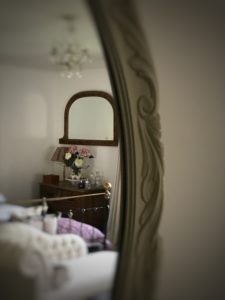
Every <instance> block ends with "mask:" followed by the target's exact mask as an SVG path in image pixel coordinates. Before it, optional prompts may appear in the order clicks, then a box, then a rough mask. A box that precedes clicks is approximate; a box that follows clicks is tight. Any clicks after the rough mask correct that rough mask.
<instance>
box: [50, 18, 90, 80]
mask: <svg viewBox="0 0 225 300" xmlns="http://www.w3.org/2000/svg"><path fill="white" fill-rule="evenodd" d="M62 19H63V21H64V23H65V25H66V30H65V33H64V34H63V36H62V38H61V39H60V40H57V41H56V42H55V43H54V44H53V45H52V47H51V50H50V58H51V61H52V63H53V64H55V65H57V66H59V67H60V69H61V75H62V76H64V77H67V78H71V77H72V76H73V75H74V74H75V75H76V76H77V77H78V78H81V77H82V73H81V71H82V66H83V64H85V63H87V62H89V63H91V62H92V60H91V58H90V54H89V51H88V49H87V48H83V47H81V46H80V44H79V43H78V42H77V41H76V40H75V17H74V16H73V15H65V16H63V17H62Z"/></svg>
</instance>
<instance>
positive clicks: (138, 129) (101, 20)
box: [88, 0, 163, 300]
mask: <svg viewBox="0 0 225 300" xmlns="http://www.w3.org/2000/svg"><path fill="white" fill-rule="evenodd" d="M88 3H89V5H90V7H91V10H92V13H93V15H94V18H95V22H96V24H97V27H98V31H99V34H100V36H101V40H102V44H103V47H104V51H105V56H106V60H107V65H108V70H109V75H110V79H111V85H112V88H113V95H114V98H115V102H116V108H117V112H118V119H119V120H118V121H119V127H120V137H121V147H120V149H121V157H122V162H123V163H122V165H121V168H122V195H121V197H122V201H121V202H122V207H121V223H120V224H121V230H120V249H119V252H120V255H119V261H118V265H117V272H116V277H115V284H114V289H113V295H112V299H113V300H139V299H142V300H145V299H146V300H149V299H151V298H152V294H153V292H154V289H153V287H154V278H155V275H156V269H157V268H156V266H157V262H158V260H157V257H158V252H157V249H158V248H157V245H158V243H157V241H158V238H157V228H158V224H159V221H160V216H161V211H162V202H163V201H162V200H163V155H162V145H161V142H160V137H161V132H160V131H161V130H160V120H159V113H158V91H157V89H158V87H157V81H156V77H155V72H154V67H153V63H152V61H151V58H150V56H149V52H148V48H147V43H146V41H145V38H144V36H143V33H142V31H141V28H140V26H139V23H138V19H137V17H136V13H135V6H134V3H132V2H131V1H129V0H108V1H106V0H95V1H92V0H89V1H88Z"/></svg>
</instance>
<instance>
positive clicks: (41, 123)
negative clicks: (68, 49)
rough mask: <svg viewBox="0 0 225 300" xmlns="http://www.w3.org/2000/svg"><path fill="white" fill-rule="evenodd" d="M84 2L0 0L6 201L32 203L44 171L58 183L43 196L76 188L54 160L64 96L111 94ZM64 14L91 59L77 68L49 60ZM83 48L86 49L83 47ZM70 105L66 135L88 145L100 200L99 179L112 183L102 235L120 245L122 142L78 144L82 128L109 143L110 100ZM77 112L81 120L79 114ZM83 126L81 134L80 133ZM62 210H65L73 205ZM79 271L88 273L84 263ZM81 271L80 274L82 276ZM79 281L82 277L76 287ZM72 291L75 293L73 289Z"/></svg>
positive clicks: (88, 171) (0, 163) (1, 190)
mask: <svg viewBox="0 0 225 300" xmlns="http://www.w3.org/2000/svg"><path fill="white" fill-rule="evenodd" d="M85 3H86V2H85V1H83V0H76V1H74V0H65V1H61V0H56V1H54V4H53V3H52V1H51V0H46V1H45V2H42V1H33V0H31V1H28V0H21V1H4V3H2V6H1V10H0V40H1V47H0V93H1V97H0V156H1V159H0V171H1V172H0V196H1V195H3V196H4V198H5V199H6V201H9V202H11V203H12V202H13V203H14V204H16V205H17V204H21V202H22V201H24V200H25V201H26V200H30V201H31V202H30V203H32V204H33V203H35V201H34V200H35V199H40V197H42V194H41V185H42V184H43V183H45V182H43V181H44V178H48V177H45V175H50V177H49V178H50V179H51V180H52V178H56V177H57V178H58V179H59V182H57V183H54V184H53V183H52V182H51V184H49V185H51V186H54V187H55V186H56V185H58V186H57V187H56V189H57V188H59V189H58V190H60V192H59V193H58V190H57V191H56V192H54V191H52V190H51V191H49V193H48V196H46V197H48V198H49V197H50V198H51V197H53V198H54V197H63V196H74V195H71V191H74V189H75V187H74V186H73V183H72V182H71V181H69V180H68V179H69V176H68V174H66V177H64V169H65V168H64V167H65V164H64V160H53V155H54V153H55V151H56V150H57V148H59V147H61V146H62V147H63V145H59V138H60V137H62V136H63V134H64V125H65V122H64V112H65V108H66V107H67V103H68V99H71V98H73V96H74V95H77V94H78V93H80V92H81V91H87V90H88V91H100V90H101V89H104V92H105V93H107V94H108V95H112V88H111V83H110V80H109V74H108V70H107V67H106V63H105V58H104V55H103V50H102V47H101V43H100V42H99V37H98V32H97V29H96V27H95V23H94V22H93V19H92V17H91V14H90V11H89V10H88V7H87V6H86V5H85ZM68 13H69V14H73V15H75V16H77V19H76V20H77V23H76V25H77V26H76V30H75V33H74V36H75V38H76V39H77V41H78V42H79V43H80V45H81V49H82V48H83V47H84V48H85V49H88V51H89V53H90V56H91V57H92V63H90V62H89V61H88V62H87V63H85V64H82V68H80V70H79V72H77V71H75V70H74V69H73V68H72V69H71V65H70V64H65V65H64V66H62V65H60V64H56V62H57V61H54V63H52V60H51V59H52V53H55V52H54V51H53V50H54V49H55V48H54V47H55V46H56V45H59V46H57V47H59V48H57V49H58V50H59V49H61V48H60V47H61V46H60V44H58V40H63V39H64V38H66V41H67V42H68V45H70V40H69V36H68V37H67V35H66V33H67V31H66V33H65V30H64V29H65V28H64V25H63V24H64V23H63V22H62V16H66V15H67V16H68ZM70 16H71V15H70ZM63 20H64V19H63ZM63 41H64V40H63ZM63 45H65V43H63ZM53 46H54V47H53ZM81 53H86V52H83V51H81ZM53 56H54V55H53ZM66 57H67V56H66ZM54 59H55V57H54ZM65 67H66V70H65ZM72 73H73V74H72ZM111 97H112V96H111ZM87 103H88V107H90V108H91V111H92V117H91V116H90V115H81V113H80V112H79V114H78V115H77V114H76V109H77V105H78V106H79V110H80V107H81V109H82V110H83V111H84V112H86V113H87V110H88V109H87ZM90 103H91V104H90ZM71 105H72V109H71V110H68V112H69V124H70V125H72V127H71V126H69V137H70V136H71V137H72V139H71V140H72V141H73V140H75V141H76V144H75V145H76V146H77V147H78V148H79V149H81V150H82V149H83V148H86V147H87V148H88V151H90V154H91V156H93V158H91V159H90V160H89V157H87V161H88V162H87V164H86V165H85V164H84V165H85V167H86V166H87V168H85V169H84V170H82V171H84V172H85V182H86V181H87V180H86V179H89V181H90V182H91V180H90V178H92V179H93V175H94V184H95V183H96V181H97V180H96V178H97V177H98V182H99V181H100V180H99V177H100V179H101V183H102V185H101V186H100V188H101V189H102V192H103V193H102V194H101V197H103V199H105V198H104V189H103V183H104V182H105V181H109V182H111V183H112V192H111V198H110V212H114V213H113V214H110V215H109V222H108V225H109V226H108V227H107V230H108V228H109V229H110V232H109V231H108V232H107V239H108V240H109V241H110V243H111V244H110V245H113V249H117V248H116V247H114V245H116V243H117V236H118V235H117V226H118V225H119V219H117V218H116V216H118V213H117V211H118V210H119V209H118V207H119V205H120V189H119V186H120V178H121V177H120V149H119V145H118V143H117V145H116V146H115V147H102V146H101V145H102V144H97V143H93V144H88V143H87V145H88V146H85V147H82V146H80V145H85V144H84V140H83V143H82V141H81V139H80V138H81V137H82V139H83V138H84V136H83V134H85V138H86V141H87V139H88V140H89V141H91V140H92V139H96V138H97V139H99V140H101V141H102V139H106V140H104V143H107V142H112V140H113V138H112V134H114V129H115V124H116V122H115V113H114V111H115V110H114V107H113V105H111V102H110V101H108V99H104V101H102V97H99V96H98V97H95V98H94V99H93V97H91V96H90V97H89V96H86V97H84V99H83V98H82V100H79V99H78V100H77V101H72V103H71ZM112 111H113V113H112ZM77 118H80V119H78V121H76V120H77ZM74 122H75V123H74ZM76 122H77V123H76ZM88 123H89V124H88ZM85 124H88V127H87V128H89V130H90V131H89V133H88V132H87V131H85V132H83V127H84V125H85ZM112 124H113V125H112ZM77 126H79V129H78V130H76V129H77V128H78V127H77ZM107 128H108V129H109V130H107V131H104V132H103V131H102V132H101V133H100V129H104V130H105V129H107ZM93 132H94V133H95V134H96V133H97V134H98V135H97V137H96V135H95V137H93V135H92V133H93ZM80 133H82V136H81V135H80V136H79V135H78V136H77V134H80ZM67 142H68V139H67ZM68 144H69V145H70V143H68ZM68 144H67V145H64V146H68ZM71 144H72V143H71ZM88 151H87V152H88ZM83 153H84V151H83ZM73 154H76V153H73ZM84 157H85V156H84ZM85 158H86V157H85ZM77 162H78V165H79V163H80V166H82V164H81V162H82V158H78V159H77ZM66 170H68V171H69V172H71V171H72V168H70V166H69V167H68V166H67V167H66ZM69 172H68V173H69ZM51 175H53V176H51ZM55 175H56V177H54V176H55ZM64 179H65V180H64ZM94 184H93V185H94ZM60 185H61V186H65V185H66V186H67V189H65V188H64V189H60ZM96 186H97V184H96ZM48 187H49V186H48ZM82 188H83V186H78V187H77V189H76V192H77V194H78V196H80V195H81V194H86V193H88V190H87V189H85V188H83V189H82ZM50 189H51V187H50ZM81 189H82V190H81ZM95 190H96V189H94V188H93V189H92V190H91V193H92V194H94V196H93V197H95ZM43 197H44V196H43ZM88 197H89V196H88ZM2 198H3V197H2ZM84 198H85V197H83V199H79V200H77V199H76V200H77V201H73V202H76V203H78V204H79V209H83V208H84V206H83V204H84V202H85V203H86V204H87V201H86V199H90V198H87V197H86V198H85V199H84ZM0 199H1V197H0ZM60 201H61V200H60ZM114 204H115V206H114ZM88 206H89V207H88V208H90V207H94V208H95V207H96V206H100V204H99V198H98V199H96V198H93V200H90V201H89V203H88ZM113 206H114V207H113ZM66 209H67V211H68V209H70V206H67V207H66V208H65V210H66ZM102 223H103V222H102ZM89 225H90V224H89ZM68 228H69V227H68ZM68 228H67V229H68ZM91 232H93V231H91ZM81 234H82V233H81ZM84 270H86V271H87V272H88V268H86V269H85V268H84ZM93 271H94V270H93ZM83 278H84V279H85V278H86V276H84V277H83ZM100 283H101V282H100ZM9 286H10V285H9ZM84 286H85V285H84ZM87 286H88V284H87ZM82 287H83V285H82V284H81V285H80V289H82ZM99 287H101V284H99ZM85 291H86V292H91V290H90V291H88V288H87V289H84V292H85ZM74 294H75V295H76V292H74ZM86 296H87V297H86V298H90V297H91V295H86ZM65 298H66V297H64V298H63V299H65ZM27 299H30V298H29V297H27Z"/></svg>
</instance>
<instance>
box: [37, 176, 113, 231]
mask: <svg viewBox="0 0 225 300" xmlns="http://www.w3.org/2000/svg"><path fill="white" fill-rule="evenodd" d="M104 192H105V190H104V188H103V187H92V188H91V189H80V188H79V187H78V186H76V185H73V184H71V182H67V181H61V182H59V183H58V184H47V183H40V197H41V198H42V197H46V198H55V197H67V196H77V195H79V197H78V198H74V199H66V200H60V201H59V200H56V201H48V207H49V211H48V212H49V213H57V212H61V213H62V215H63V216H68V212H69V210H70V209H71V210H72V212H73V219H75V220H77V221H80V222H84V223H87V224H90V225H92V226H95V227H97V228H99V229H100V230H101V231H103V232H104V231H105V225H106V220H107V217H108V210H107V205H108V204H109V201H108V200H107V199H105V196H104V194H100V195H90V194H97V193H104ZM87 195H90V196H87ZM82 209H85V210H82Z"/></svg>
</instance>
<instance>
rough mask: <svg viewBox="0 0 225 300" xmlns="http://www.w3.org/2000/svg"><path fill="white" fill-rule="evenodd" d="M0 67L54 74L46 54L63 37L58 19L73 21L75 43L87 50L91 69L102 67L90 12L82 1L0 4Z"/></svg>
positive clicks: (31, 0)
mask: <svg viewBox="0 0 225 300" xmlns="http://www.w3.org/2000/svg"><path fill="white" fill-rule="evenodd" d="M0 4H1V10H0V41H1V47H0V63H1V64H14V65H24V66H26V67H33V68H39V69H48V70H54V68H55V66H54V65H52V63H51V62H50V59H49V51H50V48H51V46H52V44H53V43H54V41H56V40H57V39H59V38H60V36H62V35H63V32H64V30H65V26H64V25H65V24H64V23H63V21H62V16H63V15H65V14H73V15H74V16H75V17H76V18H77V21H76V23H75V24H76V30H75V34H76V39H77V40H78V42H79V43H80V44H81V45H82V46H85V47H87V48H88V49H89V50H90V54H91V57H92V58H93V64H92V68H93V67H99V66H101V65H102V64H104V59H103V53H102V48H101V45H100V42H99V37H98V34H97V30H96V28H95V25H94V22H93V19H92V17H91V14H90V11H89V9H88V7H87V6H86V3H85V1H84V0H45V1H42V0H39V1H37V0H35V1H34V0H19V1H18V0H0Z"/></svg>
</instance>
